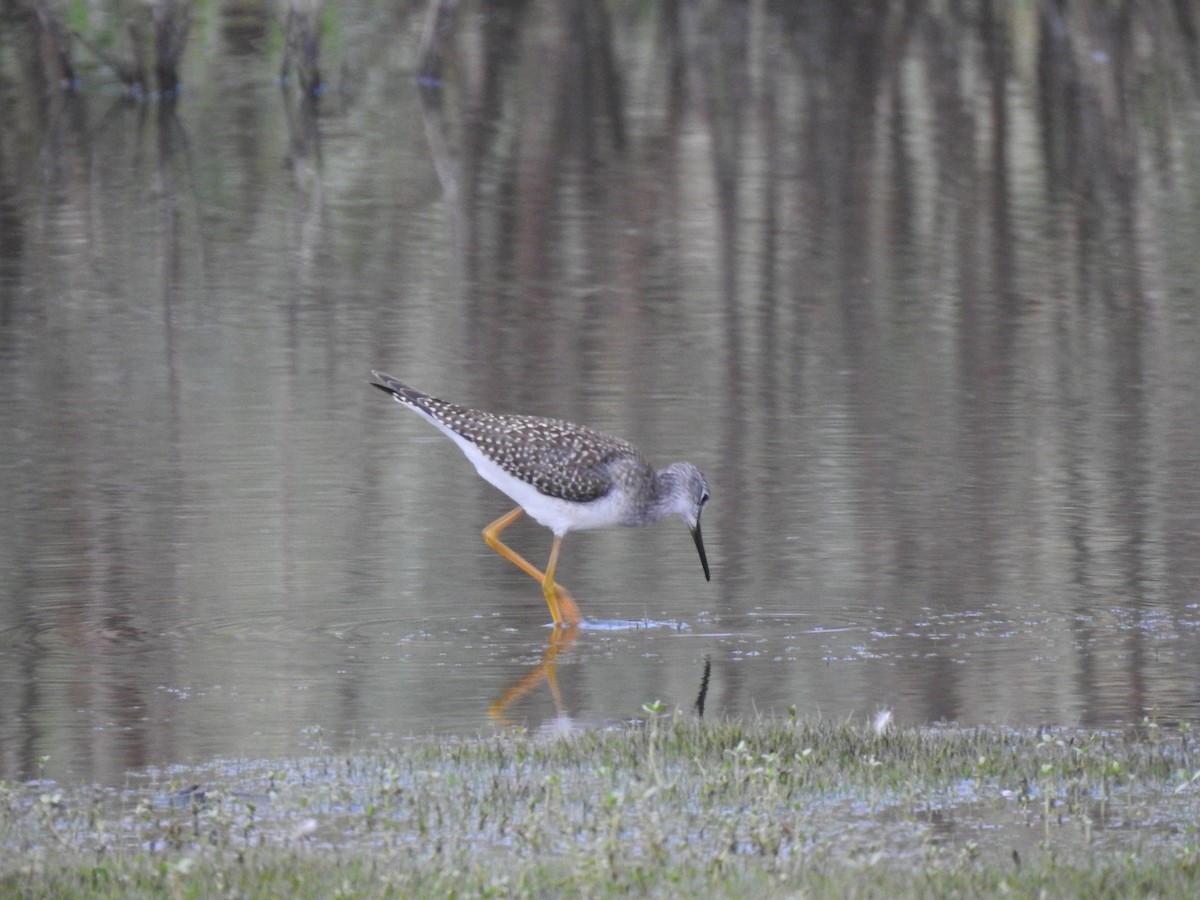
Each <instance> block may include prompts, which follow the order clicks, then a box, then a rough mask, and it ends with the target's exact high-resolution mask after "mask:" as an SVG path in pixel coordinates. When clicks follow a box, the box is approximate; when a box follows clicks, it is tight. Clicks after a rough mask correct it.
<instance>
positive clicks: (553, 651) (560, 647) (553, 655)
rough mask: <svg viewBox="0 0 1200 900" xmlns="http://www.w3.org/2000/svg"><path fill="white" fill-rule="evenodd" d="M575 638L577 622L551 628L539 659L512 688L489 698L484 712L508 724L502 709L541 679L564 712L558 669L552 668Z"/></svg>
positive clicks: (535, 685) (559, 710)
mask: <svg viewBox="0 0 1200 900" xmlns="http://www.w3.org/2000/svg"><path fill="white" fill-rule="evenodd" d="M578 637H579V626H578V625H575V624H571V625H568V626H567V627H565V628H555V629H554V630H553V631H552V632H551V633H550V640H548V641H547V642H546V649H545V650H544V651H543V652H542V661H541V662H540V663H538V664H537V665H536V666H534V668H533V669H532V670H531V671H530V672H529V673H528V674H526V675H524V676H522V677H521V678H520V679H519V680H518V681H517V682H516V683H514V684H513V685H512V687H510V688H509V689H508V690H506V691H505V692H504V693H503V694H501V695H500V696H499V697H497V698H496V699H495V700H493V701H492V705H491V706H489V707H488V715H489V716H491V717H492V718H493V719H495V720H496V721H497V722H499V723H500V724H501V725H511V724H512V720H511V719H509V718H508V716H506V715H505V714H504V711H505V710H506V709H508V707H509V706H511V705H512V704H513V703H515V702H517V701H518V700H520V699H521V698H522V697H524V696H525V695H526V694H528V693H529V692H530V691H532V690H533V689H534V688H535V687H537V686H538V685H539V684H540V683H541V682H542V681H545V682H546V683H547V684H548V685H549V686H550V695H551V696H552V697H553V698H554V708H555V710H556V711H557V712H558V714H559V715H560V716H561V715H564V714H565V713H566V707H565V706H564V705H563V698H562V691H560V690H559V687H558V672H557V669H556V666H557V660H558V654H559V653H561V652H563V651H564V650H568V649H570V647H571V645H572V644H574V643H575V639H576V638H578Z"/></svg>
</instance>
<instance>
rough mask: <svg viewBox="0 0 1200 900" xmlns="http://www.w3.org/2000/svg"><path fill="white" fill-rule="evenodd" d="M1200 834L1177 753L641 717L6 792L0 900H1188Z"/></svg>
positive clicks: (1002, 734)
mask: <svg viewBox="0 0 1200 900" xmlns="http://www.w3.org/2000/svg"><path fill="white" fill-rule="evenodd" d="M194 783H196V784H198V786H193V784H194ZM1198 823H1200V771H1198V768H1197V759H1196V757H1195V754H1194V752H1193V747H1192V742H1191V739H1190V735H1189V733H1188V731H1187V730H1186V729H1182V730H1171V731H1169V732H1166V731H1165V730H1164V729H1159V728H1155V727H1153V726H1150V727H1147V728H1144V729H1138V730H1136V731H1133V732H1130V733H1127V734H1112V733H1094V732H1076V731H1055V732H1040V733H1017V732H1010V731H1003V730H992V729H973V730H962V729H953V728H945V729H911V730H896V731H892V732H889V733H884V734H877V733H876V732H875V731H873V730H872V729H870V728H866V727H858V726H855V725H852V724H848V723H834V722H828V721H813V722H797V721H763V722H755V723H734V722H726V723H716V724H711V723H698V722H695V721H691V720H687V719H685V718H683V717H679V716H674V717H662V716H651V718H650V719H648V720H647V721H646V722H645V723H642V724H640V725H636V726H629V727H626V728H621V729H612V730H600V731H590V732H582V733H575V734H571V735H567V736H560V737H554V738H548V737H534V736H528V735H512V734H504V735H497V736H495V737H490V738H481V739H478V740H472V741H461V742H450V743H447V742H445V741H442V742H434V741H428V742H415V743H412V744H406V745H403V746H401V747H398V748H395V749H389V750H380V751H375V752H366V751H364V752H360V753H358V754H354V755H343V756H335V755H330V756H327V757H321V758H315V759H303V760H296V761H291V762H288V763H287V764H285V765H284V764H249V763H242V764H238V765H232V764H230V763H228V762H225V763H222V764H214V765H212V766H210V767H206V768H201V769H194V770H188V771H187V772H186V773H185V772H182V771H180V772H175V773H172V774H171V776H170V777H169V778H168V777H164V776H161V775H159V776H149V777H147V778H146V780H145V783H144V784H137V785H133V784H131V786H130V787H129V788H127V789H125V790H122V791H116V790H112V791H105V790H101V789H98V788H94V787H92V788H88V787H84V788H76V789H68V788H61V787H57V786H54V785H51V784H46V783H30V784H3V785H0V894H4V895H16V896H27V897H68V896H77V895H78V894H80V893H81V892H86V893H88V894H90V895H92V896H99V897H129V896H162V895H169V896H173V897H209V896H225V895H232V896H239V897H241V896H278V895H287V896H293V897H334V896H354V897H390V896H410V895H456V896H508V895H538V896H545V895H551V896H553V895H576V894H581V895H585V896H596V895H600V896H606V895H621V894H637V895H644V894H649V895H668V896H670V895H689V894H703V895H705V896H746V895H752V896H781V895H794V894H797V893H799V894H802V895H805V896H830V897H834V896H836V897H842V896H880V895H884V894H887V895H907V896H918V895H919V896H930V895H940V896H976V895H979V894H981V893H997V892H1013V893H1016V894H1018V895H1038V894H1042V895H1047V896H1072V895H1087V896H1091V897H1125V896H1130V895H1139V896H1196V895H1198V894H1200V838H1198V836H1197V825H1198Z"/></svg>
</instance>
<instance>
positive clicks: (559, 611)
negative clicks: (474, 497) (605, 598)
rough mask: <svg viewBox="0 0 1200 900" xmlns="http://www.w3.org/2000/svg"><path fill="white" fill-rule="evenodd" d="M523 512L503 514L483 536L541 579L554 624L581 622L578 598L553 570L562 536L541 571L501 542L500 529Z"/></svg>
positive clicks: (555, 541)
mask: <svg viewBox="0 0 1200 900" xmlns="http://www.w3.org/2000/svg"><path fill="white" fill-rule="evenodd" d="M523 512H525V510H523V509H521V507H519V506H518V507H517V508H516V509H514V510H513V511H512V512H508V513H505V514H504V515H502V516H501V517H500V518H498V519H497V520H496V521H495V522H493V523H492V524H491V525H489V526H488V527H487V528H485V529H483V539H484V540H485V541H487V545H488V546H489V547H491V548H492V549H493V550H495V551H496V552H497V553H499V554H500V555H501V556H503V557H504V558H505V559H507V560H508V561H509V562H510V563H512V564H513V565H514V566H516V567H517V568H518V569H520V570H521V571H522V572H524V573H525V574H526V575H528V576H529V577H530V578H533V579H535V580H536V581H539V582H541V584H542V593H543V594H545V595H546V605H547V606H549V607H550V618H552V619H553V620H554V625H555V627H560V626H562V625H563V624H564V623H565V624H567V625H578V624H579V620H580V618H581V616H580V615H579V607H578V606H576V605H575V601H574V600H573V599H572V598H571V595H570V594H569V593H568V592H567V589H566V588H565V587H563V586H562V585H561V584H557V583H556V582H555V581H554V570H555V568H556V567H557V566H558V548H559V545H560V544H562V538H561V537H559V536H557V535H555V537H554V546H553V547H551V548H550V562H549V563H548V564H547V565H546V571H545V572H542V571H540V570H539V569H538V568H537V567H536V566H534V565H532V564H531V563H530V562H528V561H527V560H526V559H525V558H524V557H523V556H521V555H520V554H519V553H517V552H516V551H515V550H513V549H512V548H511V547H509V546H507V545H505V544H504V543H502V542H501V541H500V532H502V531H503V530H504V529H505V528H507V527H508V526H509V525H511V524H512V523H513V522H515V521H517V519H519V518H521V514H522V513H523Z"/></svg>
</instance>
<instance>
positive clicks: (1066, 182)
mask: <svg viewBox="0 0 1200 900" xmlns="http://www.w3.org/2000/svg"><path fill="white" fill-rule="evenodd" d="M715 8H716V9H724V10H726V11H727V12H730V18H728V19H720V20H717V19H707V18H703V17H696V18H692V13H690V12H685V13H681V18H679V19H678V20H673V19H671V18H670V17H669V16H668V15H667V14H666V12H665V11H664V12H663V13H662V15H661V16H659V17H657V18H656V17H654V16H651V17H650V18H640V17H637V16H634V15H633V14H628V17H627V14H626V13H624V12H622V13H619V14H614V18H613V19H611V20H607V21H606V22H604V23H603V26H602V27H600V28H599V29H598V30H595V29H592V30H589V31H587V34H586V35H585V36H581V35H580V34H578V33H576V31H575V30H574V29H575V28H576V27H578V26H579V23H578V22H573V21H566V20H562V19H559V18H558V17H557V16H556V15H555V14H554V13H553V11H552V10H540V11H539V13H538V15H533V14H532V13H530V14H528V15H522V14H521V13H520V12H516V11H512V10H508V11H507V12H506V13H505V14H504V15H501V16H497V17H496V18H493V19H489V20H476V19H472V18H470V17H466V16H464V17H463V19H462V21H461V22H459V23H458V24H457V25H456V29H457V30H456V31H455V32H454V33H455V35H456V37H455V41H454V44H453V46H452V47H451V48H450V50H449V51H448V53H449V55H448V59H450V60H451V62H449V63H448V64H447V69H446V70H445V71H444V72H443V73H442V79H441V82H440V86H439V87H434V88H429V87H427V88H425V89H421V88H419V87H418V84H417V79H416V77H415V73H416V69H417V60H418V48H419V44H420V40H419V37H420V32H421V25H422V22H421V19H420V17H406V16H405V15H400V14H394V13H391V12H387V13H380V12H375V11H366V10H362V11H359V10H350V11H346V10H343V11H340V12H339V13H338V15H344V16H345V19H344V21H342V22H341V26H342V30H341V31H340V32H339V34H340V40H339V41H336V42H333V43H331V44H330V45H329V46H328V47H327V48H326V52H327V53H329V54H330V57H331V59H330V65H329V66H326V67H325V68H326V71H328V72H337V73H339V74H338V75H337V76H336V77H335V78H332V79H331V83H330V86H329V88H330V89H329V90H328V91H327V92H326V94H325V95H324V96H323V97H322V98H321V100H320V102H319V104H317V105H316V106H309V105H306V104H305V103H304V102H303V101H302V100H300V99H299V98H297V96H296V94H295V92H294V91H292V90H288V89H283V90H281V89H280V87H279V85H278V84H277V82H276V80H275V73H276V72H277V71H278V69H279V66H278V60H277V58H276V56H275V54H277V53H278V52H279V50H278V47H277V46H276V45H274V44H272V43H271V42H270V41H264V42H263V43H262V44H261V45H260V44H255V45H253V46H252V47H251V48H250V51H249V52H247V48H246V46H244V45H243V44H242V43H239V42H237V41H235V40H234V37H233V31H232V30H231V29H230V28H224V30H223V27H224V26H229V25H230V24H231V23H230V20H229V19H228V16H231V15H232V13H231V12H229V11H225V12H218V13H216V14H215V15H214V16H213V19H212V20H211V21H210V22H208V23H206V24H204V25H202V26H200V27H198V28H197V30H196V33H195V34H193V36H192V41H193V44H192V46H191V47H190V49H189V53H188V55H187V56H186V57H185V72H184V76H185V91H184V95H183V97H182V98H181V99H180V100H179V101H178V102H177V103H173V104H170V103H166V102H149V103H131V102H127V101H125V100H123V99H122V98H121V97H120V92H119V89H118V86H117V85H116V84H115V83H114V81H113V79H112V77H111V75H109V74H108V73H107V72H106V71H105V70H103V69H100V68H94V67H93V68H91V69H88V68H86V67H85V68H84V71H83V74H84V76H85V77H84V78H83V84H82V87H81V88H80V90H79V91H78V92H76V93H74V94H71V95H62V94H59V93H57V92H55V91H53V90H50V89H49V88H47V89H46V90H45V91H41V90H39V89H38V85H36V84H31V83H28V82H25V81H21V80H19V79H18V78H17V77H16V73H25V74H26V75H27V74H28V72H30V71H33V70H34V69H35V68H36V67H33V68H29V67H25V68H22V67H20V66H17V65H16V64H15V63H14V60H17V61H19V60H22V59H24V58H25V57H23V56H22V54H25V53H32V52H33V50H32V49H30V48H31V47H33V46H35V45H34V44H33V43H32V42H30V43H29V45H28V46H26V44H25V43H23V42H22V41H21V40H20V39H19V35H20V34H21V33H22V32H20V31H19V30H10V31H9V32H8V36H7V37H3V36H0V45H2V48H3V53H2V54H0V67H3V68H4V70H5V71H7V72H10V78H9V80H8V81H5V82H4V83H3V84H2V85H0V114H2V115H3V118H4V119H5V121H6V122H8V123H10V127H6V128H4V129H2V131H3V134H2V136H0V384H3V386H4V390H3V391H0V514H2V515H3V518H4V521H5V523H6V534H7V537H6V539H5V541H4V542H3V546H2V547H0V682H2V683H3V684H4V685H5V687H6V690H5V691H4V692H3V694H2V695H0V778H8V779H12V778H26V777H31V776H32V775H33V774H34V773H36V772H37V771H38V770H39V761H40V760H42V763H41V765H42V766H43V768H45V769H46V770H47V773H48V774H50V775H53V776H54V777H57V778H80V779H91V780H102V781H118V780H119V779H120V778H121V777H122V773H124V772H125V771H126V770H128V769H129V768H131V767H138V766H143V765H148V764H154V765H164V764H170V763H172V762H197V761H203V760H205V759H210V758H214V757H218V756H220V757H229V756H241V755H244V756H252V757H260V756H263V757H265V756H272V755H276V754H286V753H291V752H300V751H304V750H306V749H309V748H312V747H324V746H334V747H337V746H341V745H343V744H346V743H348V742H351V741H353V740H354V739H356V738H357V737H361V736H363V735H378V736H381V737H383V738H385V739H389V740H390V739H396V738H397V737H400V736H404V735H409V734H424V733H431V732H432V733H441V734H475V733H480V732H487V731H489V730H490V729H493V728H495V727H504V726H503V725H498V724H497V723H498V722H499V721H500V720H502V719H503V720H505V721H509V722H513V723H516V724H521V725H527V726H529V727H531V728H541V727H548V728H562V727H574V726H590V725H603V724H605V723H609V722H613V721H621V720H625V719H628V718H631V717H637V716H639V715H641V714H642V709H643V704H650V703H653V702H654V701H656V700H660V701H662V702H663V703H665V704H667V705H668V706H679V707H682V708H688V709H692V708H694V707H695V705H696V702H697V699H698V697H699V696H700V694H701V690H702V688H701V685H702V683H704V684H705V688H704V691H703V693H704V712H705V715H708V716H719V715H731V716H742V715H755V714H759V713H764V714H766V713H782V712H784V711H786V710H787V709H789V708H790V707H793V706H794V707H796V708H797V709H798V710H799V711H801V712H817V711H820V712H821V713H826V714H829V715H833V716H837V717H842V716H851V715H855V716H862V717H869V716H872V715H874V714H875V713H877V712H878V711H880V710H885V709H887V710H892V711H893V713H894V715H895V716H896V718H897V719H898V720H899V721H902V722H906V723H921V722H933V721H956V722H963V723H981V722H982V723H997V724H1007V725H1013V726H1022V725H1036V724H1043V723H1046V724H1056V725H1077V724H1082V725H1088V726H1096V727H1119V726H1121V725H1123V724H1126V723H1130V722H1139V721H1141V720H1142V719H1143V718H1144V717H1152V718H1154V719H1155V720H1157V721H1162V722H1174V721H1178V720H1190V719H1194V718H1196V717H1197V715H1200V690H1198V689H1197V687H1196V686H1197V685H1198V684H1200V649H1198V648H1200V641H1197V636H1198V635H1197V631H1198V630H1200V516H1198V515H1197V512H1196V511H1197V509H1200V456H1198V455H1197V454H1196V447H1197V446H1200V402H1197V387H1196V386H1197V385H1198V384H1200V316H1198V315H1197V312H1198V310H1197V298H1196V292H1195V284H1196V282H1197V275H1198V274H1200V272H1198V269H1200V263H1198V262H1197V256H1196V254H1195V247H1196V246H1200V219H1197V217H1196V216H1195V212H1194V210H1195V205H1196V204H1195V198H1196V197H1197V196H1200V177H1198V176H1200V166H1198V162H1200V153H1198V150H1200V134H1198V131H1197V125H1196V123H1197V122H1200V117H1198V116H1197V112H1198V111H1200V108H1198V101H1197V97H1198V96H1200V92H1197V90H1196V87H1197V85H1196V82H1195V76H1194V75H1193V74H1192V70H1191V69H1190V68H1189V67H1188V66H1187V65H1185V64H1184V60H1185V59H1186V58H1187V53H1186V47H1185V46H1183V45H1178V44H1176V43H1172V41H1174V40H1179V41H1183V40H1184V39H1183V38H1174V37H1172V36H1171V35H1164V34H1161V33H1155V34H1154V35H1151V36H1149V37H1148V36H1147V32H1146V31H1144V29H1145V28H1146V27H1147V26H1146V23H1144V22H1141V21H1139V20H1136V17H1135V20H1134V21H1132V22H1131V23H1125V24H1120V23H1107V22H1101V21H1098V20H1091V19H1089V20H1088V21H1087V22H1086V23H1083V22H1082V20H1080V21H1075V20H1074V19H1072V20H1071V22H1070V23H1069V24H1070V25H1071V27H1069V28H1067V30H1066V31H1065V32H1061V31H1059V30H1056V29H1054V28H1049V27H1047V26H1046V23H1044V22H1041V21H1040V20H1039V21H1036V22H1024V23H1016V24H1014V26H1013V30H1012V31H1011V32H1010V31H1008V30H1007V26H1004V27H1002V26H1001V25H1000V24H997V23H989V22H988V21H986V20H985V21H983V22H982V23H980V22H979V21H977V20H975V19H971V20H970V21H956V20H954V19H953V18H949V19H943V18H937V17H932V16H929V15H927V14H925V13H921V12H918V13H915V14H914V15H913V16H912V17H904V16H900V15H899V9H898V10H897V14H896V15H895V16H891V15H886V16H881V17H880V19H879V21H878V22H866V21H861V22H857V23H856V25H855V29H856V30H855V31H854V32H853V33H854V35H855V37H854V39H853V40H841V39H838V38H836V36H837V35H842V34H845V30H844V27H843V26H845V24H846V23H844V22H841V21H840V20H839V19H838V15H839V14H838V13H837V11H836V10H837V9H838V8H840V5H839V4H831V5H829V9H828V10H827V11H821V10H822V9H823V8H822V7H820V6H816V7H812V8H811V9H809V10H808V12H806V13H804V14H803V15H801V14H799V13H797V14H795V15H794V16H793V15H792V14H790V13H789V14H781V15H776V14H774V13H772V12H771V11H770V10H768V9H766V8H764V7H763V6H757V5H756V6H753V7H752V8H751V10H750V11H749V13H748V14H747V15H746V16H744V17H742V16H740V15H735V14H734V13H735V12H736V10H739V9H741V7H737V6H735V5H722V4H718V5H717V6H716V7H715ZM223 17H225V18H223ZM372 17H375V18H372ZM593 24H594V23H593ZM1085 24H1086V25H1087V28H1088V29H1091V30H1087V29H1084V27H1083V26H1084V25H1085ZM590 27H591V26H589V28H590ZM894 29H901V30H902V31H903V33H904V35H906V36H907V39H906V40H903V41H901V40H896V37H897V33H896V32H895V31H894ZM1081 29H1083V30H1081ZM1123 29H1125V30H1123ZM1129 29H1132V32H1133V33H1134V34H1136V35H1137V36H1138V37H1139V41H1133V42H1128V41H1126V40H1125V39H1126V38H1127V37H1129ZM14 35H15V36H14ZM996 41H999V42H1000V43H1001V44H1002V45H1004V46H1006V47H1008V48H1009V50H1010V51H1011V52H1008V51H1006V52H1005V53H1003V54H1001V55H1000V57H995V56H994V55H993V53H992V49H993V48H994V46H995V45H996V44H995V42H996ZM1056 41H1058V42H1061V45H1059V44H1055V43H1054V42H1056ZM1156 41H1157V43H1156ZM1006 42H1007V43H1006ZM1164 42H1165V43H1164ZM1097 47H1099V48H1100V49H1096V48H1097ZM889 48H890V49H889ZM897 48H899V49H897ZM551 50H554V51H556V52H550V51H551ZM1101 50H1103V51H1104V52H1103V53H1101V52H1100V51H1101ZM1039 54H1042V55H1039ZM605 59H608V60H609V62H614V61H615V62H616V64H617V65H618V68H619V73H620V77H614V73H613V72H612V71H611V70H610V69H609V68H607V67H606V64H605V63H604V60H605ZM29 77H32V76H29ZM1153 85H1159V86H1162V87H1161V93H1153V88H1152V86H1153ZM1167 86H1169V87H1170V89H1169V90H1168V88H1167ZM372 368H382V369H386V370H388V371H390V372H392V373H394V374H395V375H397V376H398V377H401V378H403V379H405V380H407V381H409V382H411V383H412V384H414V385H415V386H417V387H420V388H422V389H424V390H427V391H430V392H433V393H435V394H437V395H439V396H443V397H445V398H447V399H450V400H455V401H458V402H462V403H466V404H470V405H476V406H480V407H483V408H488V409H495V410H498V411H508V412H525V413H537V414H544V415H552V416H558V417H564V418H569V419H573V420H576V421H581V422H585V423H587V424H589V425H592V426H594V427H598V428H601V429H604V430H607V431H611V432H613V433H615V434H618V435H620V436H622V437H625V438H627V439H629V440H631V441H633V442H634V443H635V444H637V445H638V446H640V447H642V448H643V449H644V450H645V451H646V452H647V454H648V455H649V456H651V458H653V459H654V460H655V461H657V462H660V463H666V462H669V461H671V460H674V459H688V460H690V461H692V462H694V463H695V464H696V465H698V466H699V467H700V468H701V469H703V470H704V472H705V473H706V475H707V477H708V481H709V483H710V486H711V492H712V502H711V503H710V505H709V507H708V509H707V511H706V514H705V518H704V535H705V540H706V544H707V546H708V555H709V560H710V562H711V563H712V568H713V580H712V582H711V583H707V582H705V580H704V578H703V574H702V572H701V570H700V566H699V563H698V560H697V559H696V555H695V549H694V547H693V546H692V544H691V541H690V539H689V537H688V535H687V533H686V529H685V528H684V526H683V525H682V524H681V523H680V522H678V521H677V520H673V521H672V522H670V523H664V524H661V525H658V526H655V527H653V528H649V529H640V530H636V531H630V530H616V531H608V532H592V533H585V534H573V535H570V536H568V538H567V540H566V541H565V543H564V548H563V556H562V560H561V563H560V569H559V576H560V580H561V581H562V582H563V583H564V584H566V585H567V586H569V588H570V590H571V592H572V594H573V595H574V597H575V598H576V599H577V600H578V602H579V604H580V606H581V608H582V610H583V613H584V614H585V616H587V617H589V620H590V622H589V624H588V626H587V627H584V628H583V629H581V630H580V631H579V632H578V633H574V634H571V635H558V636H557V637H556V636H554V635H553V634H552V632H551V630H550V629H549V628H547V627H545V623H546V621H547V619H548V616H547V611H546V607H545V603H544V601H543V600H542V597H541V593H540V590H539V588H538V586H537V585H536V584H535V583H534V582H533V581H531V580H530V579H528V578H527V577H525V576H524V575H522V574H521V573H520V572H518V571H517V570H516V569H514V568H513V567H511V566H510V565H508V564H507V563H506V562H505V561H504V560H502V559H500V558H499V557H498V556H496V555H495V554H494V553H492V552H491V551H490V550H488V549H487V547H486V546H484V544H483V542H482V540H481V539H480V537H479V529H480V528H482V527H483V526H484V525H485V524H487V523H488V522H490V521H492V520H493V519H494V518H496V517H497V516H498V515H500V514H502V513H503V512H505V511H507V509H509V508H510V504H509V502H508V500H507V498H505V497H503V496H501V495H500V494H498V493H497V492H496V491H495V490H494V489H493V488H491V487H490V486H488V485H486V484H484V483H483V482H481V481H480V480H479V479H478V478H477V477H476V476H475V475H474V472H473V470H472V469H471V467H470V466H469V464H468V463H467V462H466V461H465V460H464V459H462V458H461V456H460V455H459V454H458V452H457V450H456V449H455V448H454V447H453V446H451V445H450V444H449V442H447V441H445V440H444V439H443V438H442V437H441V436H440V435H438V434H436V433H435V432H434V431H433V430H432V429H431V428H430V427H429V426H428V425H427V424H426V423H424V422H422V421H420V420H419V419H418V418H417V417H416V416H413V415H411V414H410V413H407V412H406V411H404V410H402V409H400V408H398V407H397V406H396V405H395V404H393V403H390V402H389V401H387V399H386V398H385V397H383V396H382V395H381V394H380V393H379V392H378V391H375V390H372V389H371V388H369V387H368V386H367V383H366V382H367V379H368V378H369V372H370V370H371V369H372ZM508 537H511V543H512V544H513V546H514V547H516V548H517V549H518V550H519V551H520V552H522V553H524V554H525V555H526V556H528V557H529V558H530V559H531V560H533V561H534V562H535V564H538V565H540V564H541V563H542V562H543V561H544V558H545V555H546V554H548V551H549V546H550V536H549V534H548V533H547V532H545V531H544V530H543V529H539V528H538V527H537V526H536V525H534V524H531V523H529V522H528V521H523V522H520V523H518V524H517V525H515V526H514V527H513V528H512V529H511V530H510V531H509V532H507V533H506V538H508ZM706 671H707V672H708V679H707V682H705V681H704V673H705V672H706ZM555 686H557V688H558V689H559V690H558V697H556V696H555V692H554V690H552V687H555ZM498 701H500V702H501V703H503V704H504V708H503V710H499V709H497V708H496V704H497V702H498ZM489 710H490V711H491V713H489ZM44 757H49V759H48V760H43V758H44Z"/></svg>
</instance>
